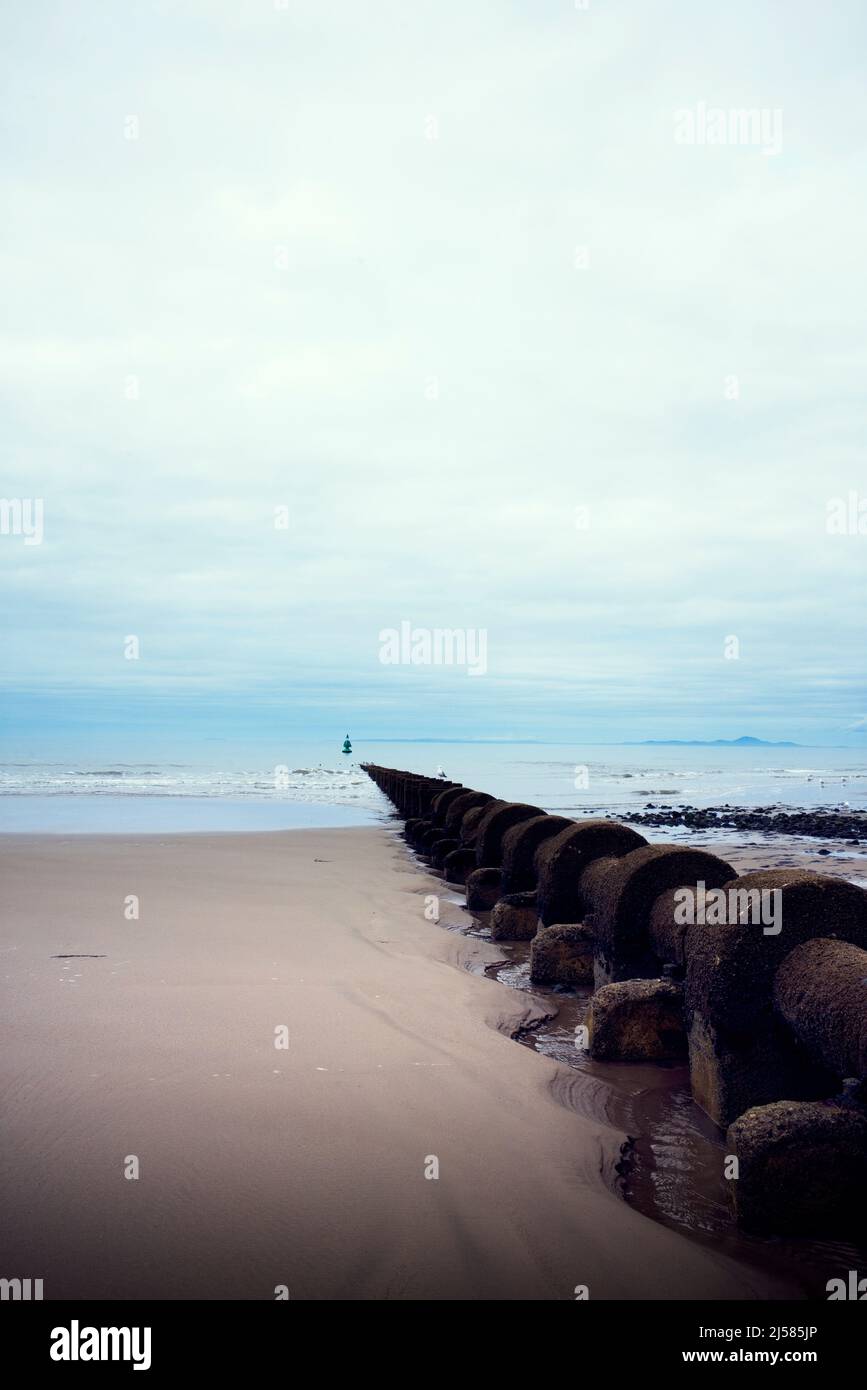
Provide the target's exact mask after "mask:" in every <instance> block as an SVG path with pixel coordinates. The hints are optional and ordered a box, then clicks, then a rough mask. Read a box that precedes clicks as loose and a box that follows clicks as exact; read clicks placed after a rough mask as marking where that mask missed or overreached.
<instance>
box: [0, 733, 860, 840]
mask: <svg viewBox="0 0 867 1390" xmlns="http://www.w3.org/2000/svg"><path fill="white" fill-rule="evenodd" d="M401 742H402V743H403V746H404V748H405V753H404V755H403V757H402V758H400V759H399V761H400V762H401V763H402V764H404V765H405V766H406V767H407V769H408V770H409V771H413V772H419V773H423V774H425V775H429V776H435V775H437V774H438V773H440V772H442V773H443V774H444V775H445V776H446V777H448V778H450V779H452V780H454V781H459V782H463V783H465V784H466V785H467V786H478V787H481V788H483V789H484V790H487V791H489V792H490V793H491V794H492V795H494V796H498V797H502V798H503V799H505V800H511V801H525V802H529V803H531V804H533V805H539V806H541V807H543V809H544V810H546V811H550V812H554V813H557V814H560V815H567V816H574V817H581V816H583V815H594V814H603V815H610V816H614V817H615V818H620V819H628V818H629V816H630V813H632V814H635V813H637V812H641V811H643V810H644V809H645V808H646V807H647V805H648V803H653V805H654V806H655V807H663V808H666V809H673V808H676V807H678V806H684V805H688V806H694V807H698V808H701V807H707V806H722V805H726V804H728V805H731V806H743V807H759V806H763V807H765V806H775V807H776V806H778V807H781V808H786V809H794V808H805V809H816V808H820V807H821V808H828V809H838V808H843V809H846V808H849V809H853V810H862V809H865V808H867V768H865V767H864V765H863V762H862V760H861V758H860V757H859V754H858V750H857V749H852V748H831V747H816V748H809V747H807V746H798V747H793V748H780V747H773V746H770V745H748V746H740V747H733V746H726V747H720V746H711V745H707V746H702V745H681V746H677V745H655V746H654V745H626V744H608V745H605V744H602V745H599V744H589V743H588V744H585V745H581V744H578V743H575V744H568V745H566V744H542V743H538V744H535V743H534V744H530V743H528V742H525V741H514V742H497V743H493V742H485V743H468V742H457V741H456V742H454V743H447V742H442V743H436V744H433V743H431V742H429V741H427V740H419V741H417V742H413V741H410V740H407V741H405V742H404V741H401ZM339 748H340V744H339V742H338V741H336V740H331V741H326V740H319V741H311V742H304V743H302V742H298V741H291V740H290V741H287V744H286V746H285V747H283V748H281V747H279V746H277V745H275V744H273V743H269V744H268V745H267V746H263V745H248V746H246V747H243V748H242V747H240V746H239V747H238V748H237V749H236V750H234V751H232V752H231V753H226V754H225V756H221V757H220V758H219V759H218V758H216V757H214V755H213V754H212V753H210V752H207V753H206V752H204V751H202V752H199V753H198V754H194V753H192V752H190V751H188V752H187V755H186V757H185V758H182V757H181V756H180V755H179V753H178V750H177V749H176V748H173V749H171V750H166V751H165V752H164V755H163V756H162V757H159V756H154V755H153V753H152V755H151V758H150V759H149V760H145V759H142V760H140V761H130V760H127V759H124V760H115V759H112V758H105V757H102V758H93V757H88V756H84V755H83V753H81V752H80V753H79V755H78V756H75V757H69V758H66V759H62V758H59V757H55V758H54V759H53V760H52V761H50V762H49V761H40V760H37V759H32V758H31V759H28V758H19V759H18V760H16V761H14V762H13V761H10V762H6V763H4V764H3V765H2V766H0V831H2V832H5V833H9V832H15V831H26V832H39V831H45V832H52V831H54V832H62V833H70V832H75V831H81V832H87V833H105V832H107V831H110V830H118V831H146V830H155V831H165V832H168V831H177V830H203V831H207V830H220V829H226V830H273V829H293V828H302V827H304V826H308V827H312V826H317V827H323V828H324V827H328V826H337V825H360V824H375V823H377V822H378V821H381V820H383V819H385V818H387V817H388V815H389V811H388V807H387V805H386V803H385V801H384V799H383V797H382V795H381V793H380V792H379V791H378V790H377V788H376V787H375V786H374V784H373V783H372V782H371V781H370V779H369V778H368V777H367V776H366V775H365V773H364V771H363V769H362V766H361V764H362V763H364V762H385V761H394V751H393V750H394V748H395V742H394V741H389V742H386V741H384V740H383V741H381V742H372V741H371V742H363V741H362V742H360V743H356V744H354V745H353V753H352V754H351V755H349V756H344V755H342V754H341V753H340V751H339ZM530 750H532V751H530Z"/></svg>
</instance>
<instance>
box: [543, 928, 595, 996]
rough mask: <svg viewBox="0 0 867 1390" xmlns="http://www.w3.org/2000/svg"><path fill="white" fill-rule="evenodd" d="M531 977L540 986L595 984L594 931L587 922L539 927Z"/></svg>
mask: <svg viewBox="0 0 867 1390" xmlns="http://www.w3.org/2000/svg"><path fill="white" fill-rule="evenodd" d="M530 979H531V980H533V982H534V983H535V984H539V985H590V984H592V983H593V933H592V932H591V930H590V928H589V927H587V926H585V925H584V923H583V922H557V923H555V924H554V925H553V926H550V927H541V926H540V927H539V930H538V931H537V933H536V935H535V936H534V938H533V944H532V946H531V947H530Z"/></svg>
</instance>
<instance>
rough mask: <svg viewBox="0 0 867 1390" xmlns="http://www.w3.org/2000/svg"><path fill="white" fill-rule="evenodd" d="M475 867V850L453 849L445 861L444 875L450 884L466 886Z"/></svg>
mask: <svg viewBox="0 0 867 1390" xmlns="http://www.w3.org/2000/svg"><path fill="white" fill-rule="evenodd" d="M475 867H476V852H475V850H474V849H453V850H452V852H451V854H447V855H446V857H445V859H444V860H443V873H444V874H445V877H446V882H448V883H460V884H465V883H466V881H467V879H468V878H469V876H470V874H471V873H473V871H474V869H475Z"/></svg>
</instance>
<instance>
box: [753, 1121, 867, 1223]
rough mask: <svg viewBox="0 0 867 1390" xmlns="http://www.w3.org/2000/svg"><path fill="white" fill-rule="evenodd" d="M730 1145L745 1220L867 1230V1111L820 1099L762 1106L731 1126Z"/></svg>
mask: <svg viewBox="0 0 867 1390" xmlns="http://www.w3.org/2000/svg"><path fill="white" fill-rule="evenodd" d="M726 1145H727V1148H728V1151H729V1153H731V1154H734V1155H735V1157H736V1158H737V1160H738V1177H737V1179H733V1180H732V1183H731V1192H732V1197H733V1199H734V1206H735V1214H736V1216H737V1219H738V1222H739V1224H740V1225H742V1226H744V1227H746V1228H747V1229H749V1230H753V1231H758V1232H762V1233H771V1232H772V1233H773V1234H775V1235H790V1236H821V1237H823V1238H827V1237H829V1236H839V1237H841V1238H843V1239H846V1240H850V1239H852V1237H853V1235H854V1234H856V1232H857V1231H858V1230H861V1231H863V1230H864V1228H865V1218H864V1173H865V1170H867V1116H865V1114H864V1113H863V1111H861V1110H859V1109H856V1108H848V1107H843V1106H837V1105H824V1104H822V1103H821V1102H819V1101H806V1102H800V1103H799V1102H797V1101H789V1100H783V1101H777V1102H775V1103H774V1104H771V1105H760V1106H755V1107H753V1108H752V1109H750V1110H747V1111H746V1112H745V1114H743V1115H741V1116H739V1117H738V1119H736V1120H735V1121H734V1123H733V1124H732V1125H730V1126H729V1129H728V1133H727V1135H726Z"/></svg>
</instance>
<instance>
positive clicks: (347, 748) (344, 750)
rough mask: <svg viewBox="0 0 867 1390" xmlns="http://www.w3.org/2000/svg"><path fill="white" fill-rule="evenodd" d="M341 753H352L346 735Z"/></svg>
mask: <svg viewBox="0 0 867 1390" xmlns="http://www.w3.org/2000/svg"><path fill="white" fill-rule="evenodd" d="M342 751H343V752H344V753H351V752H352V744H351V743H350V742H349V734H347V735H346V738H345V739H344V740H343V750H342Z"/></svg>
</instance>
